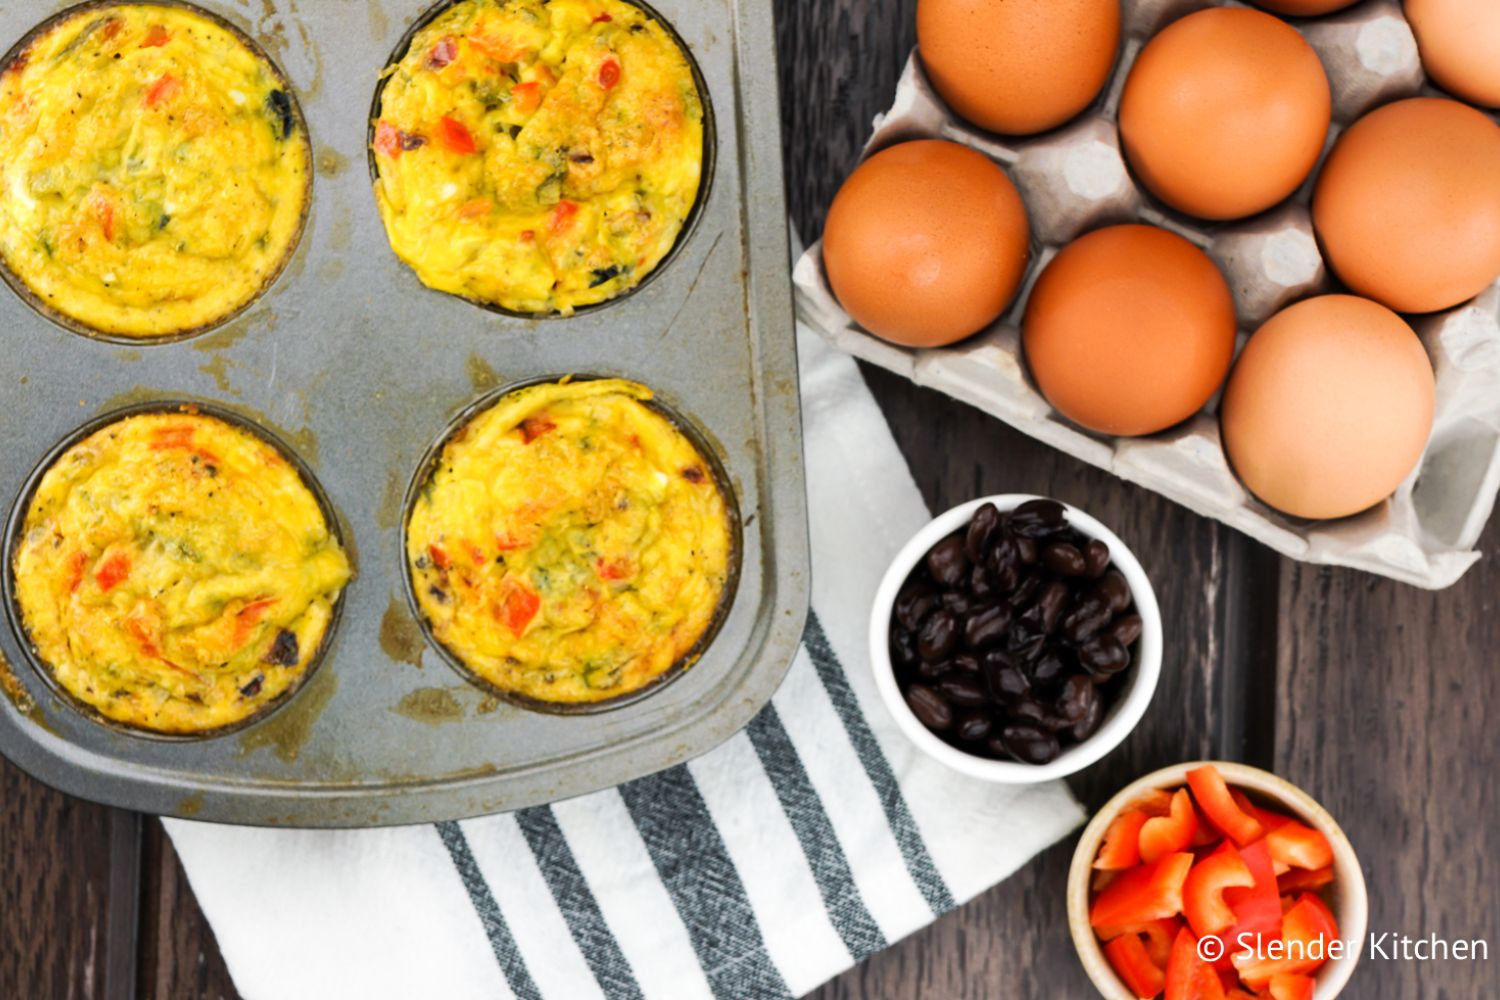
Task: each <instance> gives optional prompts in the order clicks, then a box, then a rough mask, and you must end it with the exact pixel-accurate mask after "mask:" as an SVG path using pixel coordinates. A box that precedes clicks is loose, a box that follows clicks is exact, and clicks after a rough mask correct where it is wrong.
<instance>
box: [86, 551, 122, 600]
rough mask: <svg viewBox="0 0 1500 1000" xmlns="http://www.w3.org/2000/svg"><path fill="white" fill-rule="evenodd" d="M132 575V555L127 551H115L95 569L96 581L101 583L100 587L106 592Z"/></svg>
mask: <svg viewBox="0 0 1500 1000" xmlns="http://www.w3.org/2000/svg"><path fill="white" fill-rule="evenodd" d="M129 576H130V555H129V553H126V552H115V553H114V554H113V555H111V556H110V557H109V558H108V559H106V560H104V563H103V565H101V566H100V567H99V568H98V569H97V570H95V571H94V582H95V583H97V584H99V589H100V590H102V591H104V592H105V593H106V594H107V593H109V592H110V591H111V590H114V589H115V588H116V587H118V586H119V585H120V584H122V583H124V582H125V580H126V578H128V577H129Z"/></svg>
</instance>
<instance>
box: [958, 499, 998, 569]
mask: <svg viewBox="0 0 1500 1000" xmlns="http://www.w3.org/2000/svg"><path fill="white" fill-rule="evenodd" d="M999 530H1000V508H998V507H996V506H995V505H994V504H992V503H986V504H981V505H980V507H979V509H978V510H976V511H974V516H973V518H971V519H970V520H969V530H968V531H967V532H966V533H965V535H964V554H965V555H967V556H968V557H969V561H970V562H974V563H977V562H979V561H981V560H982V559H983V558H984V555H985V553H986V552H988V551H989V548H990V543H991V542H992V541H993V540H994V538H995V533H996V532H997V531H999Z"/></svg>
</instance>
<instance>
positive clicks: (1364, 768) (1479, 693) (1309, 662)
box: [1276, 522, 1500, 1000]
mask: <svg viewBox="0 0 1500 1000" xmlns="http://www.w3.org/2000/svg"><path fill="white" fill-rule="evenodd" d="M1483 547H1484V551H1485V554H1486V559H1485V560H1484V561H1483V562H1482V563H1480V564H1479V565H1478V566H1476V567H1475V568H1474V569H1472V570H1470V572H1469V575H1468V576H1467V577H1465V578H1464V579H1463V580H1462V581H1460V583H1459V584H1458V586H1456V587H1454V588H1452V589H1450V590H1446V591H1443V592H1441V593H1427V592H1425V591H1420V590H1416V589H1413V588H1411V587H1405V586H1402V585H1400V584H1396V583H1392V582H1390V581H1388V580H1379V579H1376V578H1373V577H1370V576H1367V575H1363V574H1359V573H1354V572H1350V571H1347V570H1326V569H1315V568H1312V567H1308V566H1301V565H1298V564H1296V563H1290V562H1289V563H1287V564H1286V566H1285V567H1284V569H1283V571H1282V580H1283V585H1282V592H1281V615H1282V620H1283V622H1284V626H1283V629H1282V633H1281V641H1280V644H1279V655H1278V661H1279V662H1278V672H1279V675H1280V681H1279V686H1280V688H1281V691H1282V695H1281V698H1280V699H1279V703H1278V706H1277V713H1276V725H1277V743H1278V745H1279V748H1278V752H1277V755H1276V764H1277V771H1278V772H1279V773H1280V774H1281V775H1283V776H1284V777H1286V778H1287V779H1288V780H1290V781H1293V782H1295V783H1296V784H1298V785H1300V786H1302V787H1303V788H1305V789H1307V790H1308V791H1309V792H1310V793H1312V795H1313V796H1314V797H1316V798H1317V799H1319V800H1320V801H1321V802H1322V803H1323V804H1324V805H1325V806H1326V807H1327V808H1328V809H1329V810H1330V811H1331V812H1332V813H1333V815H1334V816H1335V817H1336V818H1337V819H1338V820H1339V821H1340V823H1341V824H1342V825H1343V827H1344V829H1345V831H1346V832H1347V833H1348V834H1349V837H1350V839H1351V840H1352V841H1353V842H1354V846H1355V849H1356V850H1357V851H1358V853H1359V856H1360V860H1361V862H1363V866H1364V869H1365V875H1366V878H1367V879H1368V880H1369V886H1370V909H1371V920H1370V927H1371V930H1372V931H1375V932H1377V933H1378V932H1384V931H1390V932H1394V933H1402V934H1407V935H1410V936H1412V937H1424V938H1425V937H1426V936H1427V935H1429V934H1434V933H1435V934H1438V935H1439V936H1441V937H1444V938H1448V939H1453V938H1459V937H1462V938H1464V939H1471V938H1479V939H1482V940H1485V941H1488V942H1489V947H1490V949H1491V951H1492V953H1491V960H1490V961H1489V962H1484V963H1463V962H1436V963H1423V962H1414V961H1392V962H1371V961H1368V960H1367V961H1366V962H1365V963H1364V964H1363V965H1362V966H1361V968H1360V970H1359V971H1358V972H1357V973H1356V974H1355V975H1356V978H1355V980H1354V983H1353V985H1352V987H1351V990H1352V993H1353V995H1355V996H1360V997H1380V998H1385V997H1389V998H1393V1000H1394V998H1397V997H1403V998H1404V997H1455V998H1456V997H1489V996H1494V995H1495V994H1496V989H1497V984H1500V973H1497V971H1496V967H1495V965H1494V961H1495V959H1496V957H1497V956H1495V955H1494V954H1493V949H1494V948H1496V947H1497V946H1500V857H1497V854H1500V782H1497V781H1496V777H1495V776H1496V774H1497V773H1500V738H1497V736H1496V727H1497V726H1500V613H1497V612H1500V607H1497V595H1500V522H1492V523H1491V524H1490V528H1489V531H1488V533H1487V534H1486V536H1485V539H1484V543H1483Z"/></svg>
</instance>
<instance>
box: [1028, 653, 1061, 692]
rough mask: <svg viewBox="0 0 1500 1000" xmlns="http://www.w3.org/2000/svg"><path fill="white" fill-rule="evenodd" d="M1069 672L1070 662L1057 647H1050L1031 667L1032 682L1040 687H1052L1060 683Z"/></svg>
mask: <svg viewBox="0 0 1500 1000" xmlns="http://www.w3.org/2000/svg"><path fill="white" fill-rule="evenodd" d="M1067 673H1068V664H1067V662H1066V661H1064V660H1063V658H1062V654H1060V653H1059V652H1058V651H1057V650H1055V649H1049V650H1047V652H1045V653H1043V654H1042V655H1041V656H1040V657H1038V658H1037V661H1036V663H1034V664H1033V665H1032V667H1031V683H1032V685H1033V686H1034V687H1038V688H1051V687H1053V686H1055V685H1056V684H1058V683H1059V682H1060V681H1061V680H1062V679H1063V677H1064V676H1066V675H1067Z"/></svg>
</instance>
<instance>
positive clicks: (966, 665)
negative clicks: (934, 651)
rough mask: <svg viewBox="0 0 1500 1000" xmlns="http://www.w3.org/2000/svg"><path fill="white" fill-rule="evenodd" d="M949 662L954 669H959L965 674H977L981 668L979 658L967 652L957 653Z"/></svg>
mask: <svg viewBox="0 0 1500 1000" xmlns="http://www.w3.org/2000/svg"><path fill="white" fill-rule="evenodd" d="M951 662H952V663H953V669H954V670H960V671H962V672H964V673H966V674H977V673H979V672H980V671H981V670H982V669H983V666H982V665H981V664H980V662H979V658H978V657H977V656H971V655H969V654H968V653H959V654H958V655H957V656H955V657H954V658H953V660H952V661H951Z"/></svg>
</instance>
